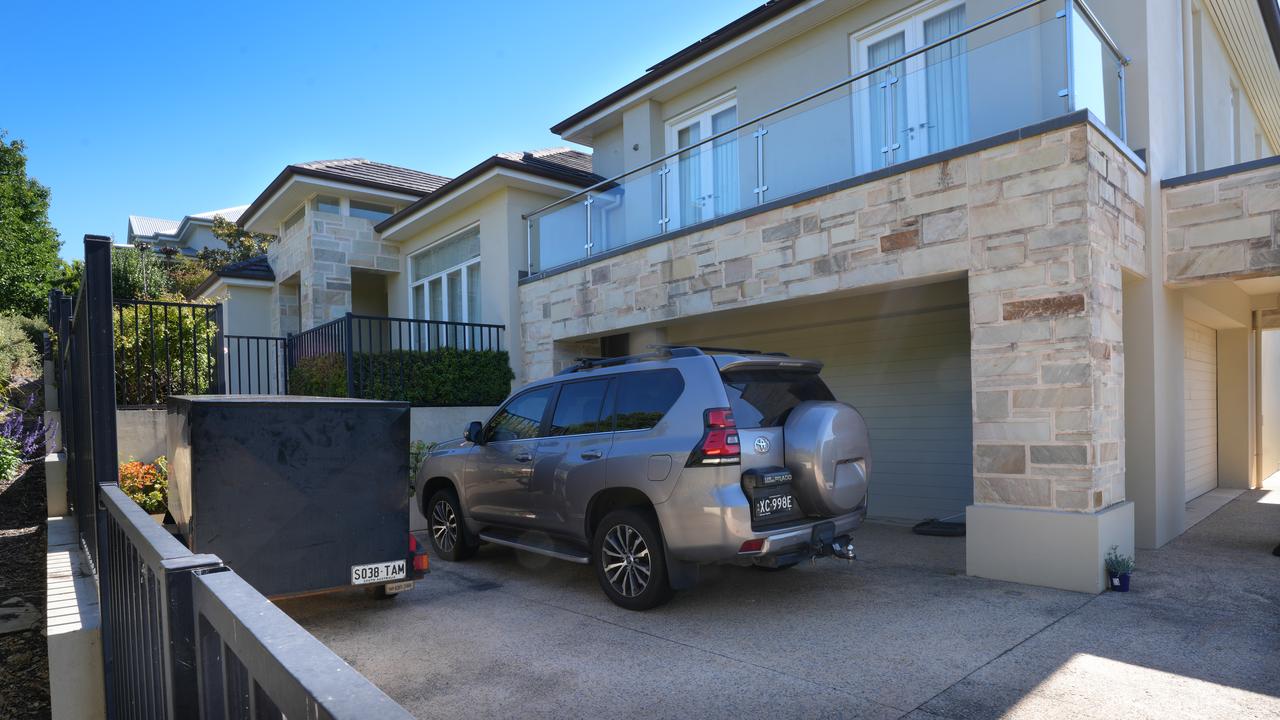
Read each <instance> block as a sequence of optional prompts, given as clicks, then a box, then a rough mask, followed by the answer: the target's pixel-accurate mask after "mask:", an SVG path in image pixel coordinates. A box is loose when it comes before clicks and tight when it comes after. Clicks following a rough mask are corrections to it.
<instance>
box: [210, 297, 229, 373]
mask: <svg viewBox="0 0 1280 720" xmlns="http://www.w3.org/2000/svg"><path fill="white" fill-rule="evenodd" d="M222 308H223V306H222V303H218V304H217V305H214V306H213V324H214V331H213V348H214V350H213V392H214V394H215V395H225V394H226V393H227V377H226V374H227V349H226V348H225V347H223V345H224V343H225V342H226V339H225V335H226V332H225V328H223V326H222V323H223V318H225V317H226V315H225V314H224V312H223V309H222Z"/></svg>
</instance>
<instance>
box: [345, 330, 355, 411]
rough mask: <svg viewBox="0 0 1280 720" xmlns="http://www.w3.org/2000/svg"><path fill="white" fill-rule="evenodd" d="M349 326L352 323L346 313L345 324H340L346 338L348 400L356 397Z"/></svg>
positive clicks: (353, 353) (352, 349)
mask: <svg viewBox="0 0 1280 720" xmlns="http://www.w3.org/2000/svg"><path fill="white" fill-rule="evenodd" d="M351 326H352V323H351V313H349V312H348V313H347V317H346V322H344V323H343V324H342V327H343V328H344V332H345V334H346V336H347V337H346V353H347V397H349V398H352V397H355V396H356V376H355V365H354V355H355V352H354V348H353V347H352V344H353V340H352V332H351V330H352V327H351Z"/></svg>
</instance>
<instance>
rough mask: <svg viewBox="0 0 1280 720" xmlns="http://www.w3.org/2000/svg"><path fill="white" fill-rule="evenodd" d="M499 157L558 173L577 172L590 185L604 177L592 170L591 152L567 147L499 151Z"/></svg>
mask: <svg viewBox="0 0 1280 720" xmlns="http://www.w3.org/2000/svg"><path fill="white" fill-rule="evenodd" d="M498 157H501V158H506V159H507V160H511V161H513V162H518V163H522V164H524V165H528V166H530V167H531V168H533V167H537V168H545V169H547V170H551V171H552V172H556V173H562V174H576V175H578V176H580V177H581V179H582V180H583V181H584V182H586V183H587V184H588V185H593V184H595V183H598V182H600V181H601V180H603V179H604V178H602V177H600V176H599V175H596V174H595V173H593V172H591V156H590V155H589V154H587V153H584V152H578V151H577V150H572V149H570V148H567V147H558V148H546V149H544V150H533V151H527V150H526V151H523V152H509V153H498Z"/></svg>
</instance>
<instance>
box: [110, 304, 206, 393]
mask: <svg viewBox="0 0 1280 720" xmlns="http://www.w3.org/2000/svg"><path fill="white" fill-rule="evenodd" d="M181 310H182V311H181V312H178V309H177V308H169V310H168V312H167V313H166V312H165V311H164V309H162V308H160V307H151V306H145V305H126V306H124V307H121V308H117V310H116V312H115V313H114V315H113V316H112V317H113V324H114V326H115V355H116V402H118V403H120V404H121V405H144V404H148V403H152V402H164V399H165V398H166V397H167V396H169V395H181V394H200V393H206V392H209V390H210V388H211V386H212V383H213V362H214V339H215V338H216V336H217V332H218V328H217V325H216V324H215V323H214V322H213V318H212V316H209V318H208V320H207V321H206V319H205V317H206V315H205V312H204V311H203V310H201V309H196V310H195V312H194V313H193V312H192V311H191V310H190V309H188V308H182V309H181Z"/></svg>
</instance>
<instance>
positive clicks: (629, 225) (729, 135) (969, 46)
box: [529, 1, 1124, 273]
mask: <svg viewBox="0 0 1280 720" xmlns="http://www.w3.org/2000/svg"><path fill="white" fill-rule="evenodd" d="M1064 7H1066V8H1069V9H1066V10H1063V8H1064ZM1059 10H1062V11H1061V12H1059ZM952 25H955V23H954V21H953V22H952ZM957 27H958V26H957ZM950 28H951V26H942V27H941V29H939V28H932V29H931V27H930V26H929V23H928V22H926V23H925V24H924V27H923V34H924V38H925V42H926V43H927V44H929V46H928V47H927V49H925V50H923V51H922V52H915V53H911V52H906V53H904V52H902V49H901V43H899V44H898V46H896V47H894V46H892V45H888V46H882V47H877V46H874V45H868V46H865V47H859V49H858V50H855V62H858V61H859V60H860V61H861V64H862V65H864V66H874V68H875V71H874V72H871V73H860V74H861V75H862V77H859V79H857V80H852V81H850V82H848V83H846V84H842V85H841V86H839V87H837V88H835V89H832V90H830V91H829V92H826V93H823V94H821V95H819V96H817V97H814V98H810V99H808V100H805V101H804V102H800V103H798V104H795V105H792V106H790V107H786V108H784V109H782V110H779V111H776V112H772V113H769V114H767V115H765V116H763V117H759V118H757V119H756V120H754V121H752V122H749V123H746V124H743V125H742V126H739V127H736V128H735V127H727V128H725V127H719V126H716V125H715V121H716V116H713V117H712V120H711V121H710V122H707V123H704V124H703V125H701V126H700V130H701V132H702V135H703V136H702V137H698V136H697V135H698V133H697V132H687V131H685V130H684V129H682V130H681V131H680V132H678V133H673V134H674V135H675V136H676V137H678V138H679V139H680V140H681V141H682V142H681V143H680V147H684V148H687V149H683V150H681V151H679V152H674V153H673V154H672V155H671V156H670V157H668V158H666V159H664V160H663V161H661V162H658V163H654V164H651V165H649V166H646V167H643V168H640V169H638V170H636V171H634V172H631V173H628V174H626V175H624V176H622V177H620V178H615V179H613V180H612V181H610V182H608V183H605V184H601V185H600V186H597V187H596V188H593V189H591V190H589V191H587V192H585V193H581V194H579V195H578V196H575V197H571V198H568V199H566V200H565V201H563V202H561V203H559V204H556V205H553V206H550V207H548V208H546V209H544V210H543V211H540V212H538V213H535V214H534V215H532V216H531V217H530V218H529V251H530V259H531V262H530V268H529V271H530V272H531V273H538V272H545V271H548V270H554V269H556V268H558V267H563V266H566V265H569V264H572V263H574V262H580V261H584V260H589V259H590V258H592V257H593V256H597V255H600V254H602V253H607V252H609V251H611V250H616V249H618V248H623V247H626V246H629V245H633V244H635V243H638V242H641V241H643V240H646V239H649V238H652V237H655V236H659V235H663V234H666V233H671V232H674V231H678V230H683V229H687V228H691V227H696V226H699V225H702V224H705V223H713V222H715V221H716V220H718V219H720V218H724V217H726V216H730V215H735V214H741V213H742V212H743V211H749V210H751V209H752V208H755V207H758V206H760V205H763V204H765V203H772V202H777V201H785V199H787V198H789V197H793V196H796V195H798V194H800V193H805V192H811V191H815V190H818V191H820V190H821V189H822V188H825V187H827V186H830V185H832V184H834V183H839V182H842V181H846V180H849V179H850V178H854V177H858V176H862V175H866V174H868V173H874V172H892V171H893V168H894V167H895V166H898V165H901V164H902V163H904V162H907V161H910V160H916V159H919V158H923V157H927V156H930V155H935V154H937V153H941V152H944V151H947V150H951V149H954V148H957V147H960V146H962V145H965V144H966V143H970V142H974V141H979V140H983V139H985V138H989V137H993V136H996V135H999V134H1000V133H1003V132H1007V131H1010V130H1016V129H1018V128H1022V127H1025V126H1028V125H1032V124H1034V123H1036V122H1040V121H1043V120H1047V119H1050V118H1054V117H1058V116H1061V115H1063V114H1065V113H1068V112H1071V111H1073V110H1080V109H1084V108H1088V109H1089V110H1090V111H1092V112H1093V114H1094V115H1095V116H1097V117H1098V118H1099V120H1101V121H1102V122H1103V123H1105V124H1106V125H1107V127H1109V128H1110V129H1111V130H1112V131H1113V132H1115V133H1116V134H1117V135H1118V136H1119V137H1120V138H1121V139H1123V138H1124V74H1123V72H1124V61H1123V59H1122V58H1121V57H1119V56H1118V55H1117V54H1116V53H1115V52H1113V50H1112V48H1111V44H1110V43H1109V42H1108V41H1107V39H1106V37H1105V34H1104V33H1103V32H1102V31H1101V30H1100V28H1098V27H1097V26H1096V25H1095V24H1094V21H1093V19H1092V16H1091V14H1089V13H1088V12H1087V10H1086V9H1085V8H1084V6H1083V5H1082V4H1081V3H1079V2H1078V1H1073V2H1069V3H1056V2H1044V3H1041V4H1039V5H1036V6H1031V7H1029V8H1028V9H1027V10H1024V11H1022V12H1019V13H1016V14H1014V15H1011V16H1009V17H1006V18H1005V19H1003V20H1001V21H999V22H997V23H994V24H990V25H986V26H983V27H979V28H976V29H970V30H967V31H962V34H957V33H956V32H951V31H950ZM948 38H952V39H950V40H948ZM855 46H857V43H855ZM885 47H888V48H889V50H891V51H893V52H889V51H886V50H885ZM859 52H861V53H862V57H860V58H859V57H857V53H859ZM886 52H888V54H886ZM894 58H901V59H900V60H898V61H896V62H894ZM855 77H856V76H855ZM748 100H749V98H745V97H743V98H739V102H740V103H746V102H747V101H748ZM731 117H733V119H734V121H736V115H734V116H731Z"/></svg>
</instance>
